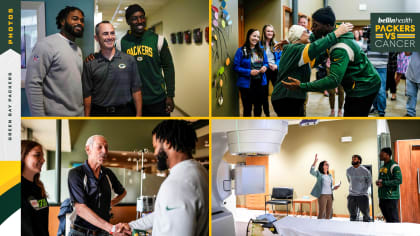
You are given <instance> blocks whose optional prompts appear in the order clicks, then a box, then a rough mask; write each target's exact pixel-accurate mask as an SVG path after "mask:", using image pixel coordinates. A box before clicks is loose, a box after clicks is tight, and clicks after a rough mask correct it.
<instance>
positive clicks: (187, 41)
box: [184, 30, 191, 44]
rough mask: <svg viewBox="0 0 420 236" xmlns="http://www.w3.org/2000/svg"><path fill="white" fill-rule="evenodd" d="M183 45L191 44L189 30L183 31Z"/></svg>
mask: <svg viewBox="0 0 420 236" xmlns="http://www.w3.org/2000/svg"><path fill="white" fill-rule="evenodd" d="M184 38H185V43H188V44H190V43H191V30H187V31H184Z"/></svg>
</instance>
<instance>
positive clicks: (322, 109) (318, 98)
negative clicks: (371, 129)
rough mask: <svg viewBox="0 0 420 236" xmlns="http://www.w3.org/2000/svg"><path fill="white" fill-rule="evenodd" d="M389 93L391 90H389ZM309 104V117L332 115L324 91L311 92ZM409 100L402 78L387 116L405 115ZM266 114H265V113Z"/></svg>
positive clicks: (419, 112) (419, 110)
mask: <svg viewBox="0 0 420 236" xmlns="http://www.w3.org/2000/svg"><path fill="white" fill-rule="evenodd" d="M388 93H389V92H388ZM308 96H309V99H308V104H307V105H306V116H307V117H328V116H329V115H330V112H331V110H330V104H329V99H328V97H325V96H324V94H323V93H318V92H309V93H308ZM269 101H270V116H276V113H275V112H274V109H273V107H272V106H271V97H269ZM406 102H407V97H406V96H405V80H401V82H400V84H399V85H398V88H397V100H395V101H391V94H390V93H389V96H388V98H387V100H386V105H387V107H386V110H385V116H388V117H403V116H404V115H405V114H406V113H407V110H406V109H405V104H406ZM335 107H336V109H335V115H336V116H337V113H338V111H337V109H338V97H337V96H336V99H335ZM240 113H241V115H242V114H243V107H242V103H240ZM416 113H417V116H420V95H419V96H418V98H417V107H416ZM263 116H264V114H263ZM369 116H372V117H375V116H378V114H370V115H369Z"/></svg>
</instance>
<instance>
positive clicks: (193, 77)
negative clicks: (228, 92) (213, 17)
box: [147, 0, 209, 116]
mask: <svg viewBox="0 0 420 236" xmlns="http://www.w3.org/2000/svg"><path fill="white" fill-rule="evenodd" d="M208 9H209V3H208V1H204V0H198V1H190V0H171V1H168V4H167V5H165V6H164V7H162V8H161V9H160V10H159V11H157V12H155V13H154V14H152V15H148V18H147V25H148V26H152V25H155V24H157V23H159V22H162V27H163V35H164V36H165V38H166V40H167V41H168V44H169V49H170V50H171V54H172V59H173V61H174V65H175V105H176V106H178V107H179V108H180V109H181V110H183V111H184V112H186V113H187V114H188V115H190V116H208V115H209V44H208V43H206V41H205V38H204V30H205V27H207V26H208V25H209V16H208ZM195 28H200V29H201V30H202V31H203V43H201V44H196V43H194V42H192V43H191V44H186V43H185V40H184V43H183V44H172V43H171V42H170V41H171V40H170V34H171V33H176V32H180V31H181V32H184V31H186V30H191V31H192V30H193V29H195Z"/></svg>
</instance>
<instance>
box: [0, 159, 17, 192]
mask: <svg viewBox="0 0 420 236" xmlns="http://www.w3.org/2000/svg"><path fill="white" fill-rule="evenodd" d="M18 183H20V161H0V195H2V194H3V193H5V192H6V191H8V190H9V189H11V188H12V187H13V186H15V185H16V184H18Z"/></svg>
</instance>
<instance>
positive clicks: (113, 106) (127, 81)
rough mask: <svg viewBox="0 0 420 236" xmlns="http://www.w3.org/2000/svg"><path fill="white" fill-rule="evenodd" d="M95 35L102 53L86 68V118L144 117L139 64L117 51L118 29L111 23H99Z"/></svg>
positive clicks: (88, 62) (84, 77)
mask: <svg viewBox="0 0 420 236" xmlns="http://www.w3.org/2000/svg"><path fill="white" fill-rule="evenodd" d="M95 34H96V35H95V40H96V41H97V42H98V43H99V46H100V48H101V50H100V52H99V53H96V54H95V56H94V57H95V59H94V60H92V61H86V62H85V64H84V66H83V77H82V82H83V98H84V105H85V116H141V108H142V96H141V85H142V84H141V80H140V76H139V73H138V70H137V63H136V61H135V60H134V58H133V57H132V56H130V55H127V54H125V53H122V52H121V51H119V50H116V49H115V47H114V44H115V30H114V27H113V26H112V24H111V23H110V22H109V21H102V22H100V23H98V24H97V25H96V27H95Z"/></svg>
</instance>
